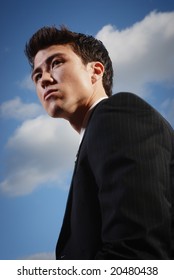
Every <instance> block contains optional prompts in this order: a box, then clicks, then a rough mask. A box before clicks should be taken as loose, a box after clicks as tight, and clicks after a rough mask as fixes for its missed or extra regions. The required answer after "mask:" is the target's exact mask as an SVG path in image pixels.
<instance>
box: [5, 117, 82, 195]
mask: <svg viewBox="0 0 174 280" xmlns="http://www.w3.org/2000/svg"><path fill="white" fill-rule="evenodd" d="M77 148H78V135H77V133H76V132H75V131H74V130H73V129H72V128H71V127H70V125H69V124H68V123H67V122H66V121H64V120H56V119H51V118H50V117H48V116H46V115H42V116H39V117H37V118H35V119H32V120H27V121H25V122H23V124H22V125H21V126H20V127H19V128H18V129H16V131H15V133H14V135H13V136H12V137H11V138H10V139H9V140H8V142H7V145H6V152H7V157H6V162H5V164H6V171H5V174H4V177H5V179H4V181H2V182H1V183H0V190H1V191H2V192H3V193H6V194H7V195H11V196H21V195H27V194H30V193H31V192H33V191H34V190H35V189H37V188H38V187H39V186H40V185H43V184H45V183H47V184H49V185H50V186H58V187H60V188H65V187H66V184H67V183H66V182H67V174H68V172H71V171H72V167H73V163H74V161H75V155H76V151H77Z"/></svg>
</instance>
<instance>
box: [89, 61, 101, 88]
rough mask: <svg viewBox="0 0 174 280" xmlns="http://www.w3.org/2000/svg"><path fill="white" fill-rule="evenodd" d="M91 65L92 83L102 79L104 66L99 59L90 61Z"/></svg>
mask: <svg viewBox="0 0 174 280" xmlns="http://www.w3.org/2000/svg"><path fill="white" fill-rule="evenodd" d="M91 67H92V76H91V81H92V83H93V84H94V83H95V82H97V81H98V80H100V79H102V77H103V74H104V66H103V64H102V63H101V62H99V61H93V62H92V63H91Z"/></svg>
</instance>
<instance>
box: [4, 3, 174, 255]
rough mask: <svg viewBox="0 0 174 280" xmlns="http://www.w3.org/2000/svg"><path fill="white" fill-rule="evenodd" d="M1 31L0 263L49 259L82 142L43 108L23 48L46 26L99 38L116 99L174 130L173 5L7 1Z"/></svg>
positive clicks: (68, 126)
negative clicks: (131, 96) (128, 97)
mask: <svg viewBox="0 0 174 280" xmlns="http://www.w3.org/2000/svg"><path fill="white" fill-rule="evenodd" d="M0 24H1V30H0V34H1V45H0V62H1V94H0V126H1V127H0V128H1V138H0V149H1V150H0V153H1V164H0V225H1V231H0V259H1V260H2V259H52V258H53V257H54V248H55V245H56V242H57V237H58V234H59V231H60V227H61V223H62V219H63V214H64V209H65V204H66V199H67V194H68V188H69V184H70V180H71V174H72V171H73V165H74V160H75V155H76V151H77V149H78V141H79V137H78V135H77V134H76V132H75V131H73V130H72V128H71V127H70V125H69V124H68V123H66V122H65V121H63V120H54V119H51V118H49V117H48V116H47V115H46V113H45V112H44V111H43V109H42V108H41V106H40V104H39V101H38V99H37V96H36V94H35V91H34V88H33V85H32V83H31V81H30V67H29V65H28V62H27V60H26V58H25V55H24V46H25V43H26V41H27V40H28V39H29V37H30V36H31V35H32V34H33V33H34V32H35V31H36V30H37V29H38V28H40V27H42V26H44V25H57V26H59V25H60V24H65V25H67V26H68V27H69V28H70V29H72V30H74V31H77V32H82V33H87V34H91V35H93V36H96V37H97V38H99V39H100V40H102V41H103V43H104V44H105V45H106V47H107V48H108V50H109V53H110V56H111V58H112V61H113V66H114V73H115V76H114V77H115V78H114V93H115V92H118V91H125V90H126V91H132V92H134V93H136V94H138V95H140V96H141V97H143V98H144V99H145V100H147V101H148V102H149V103H151V104H152V105H153V106H154V107H155V108H156V109H157V110H158V111H160V112H161V114H162V115H163V116H165V118H167V120H168V121H169V122H170V123H171V125H172V126H173V127H174V95H173V89H174V28H173V26H174V2H173V1H172V0H171V1H170V0H165V1H160V0H141V1H139V0H131V1H128V0H127V1H126V0H118V1H117V0H107V1H91V0H88V1H86V2H84V1H83V2H82V1H77V0H74V1H69V0H64V1H62V2H61V1H53V0H50V1H44V0H43V1H33V0H30V1H29V2H28V1H22V0H21V1H19V0H18V1H13V2H12V1H9V0H6V1H4V4H3V5H1V10H0Z"/></svg>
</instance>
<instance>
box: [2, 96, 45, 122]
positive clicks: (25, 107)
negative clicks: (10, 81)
mask: <svg viewBox="0 0 174 280" xmlns="http://www.w3.org/2000/svg"><path fill="white" fill-rule="evenodd" d="M40 114H43V109H42V107H41V106H40V105H38V104H36V103H24V102H22V101H21V99H20V98H19V97H15V98H14V99H12V100H8V101H5V102H3V103H2V104H1V105H0V116H1V117H3V118H5V119H16V120H22V121H23V120H26V119H30V118H34V117H37V116H39V115H40Z"/></svg>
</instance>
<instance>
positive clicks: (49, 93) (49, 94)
mask: <svg viewBox="0 0 174 280" xmlns="http://www.w3.org/2000/svg"><path fill="white" fill-rule="evenodd" d="M56 94H57V90H56V89H49V90H47V91H46V92H45V93H44V100H45V101H47V100H48V99H49V98H51V97H53V96H54V95H56Z"/></svg>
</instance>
